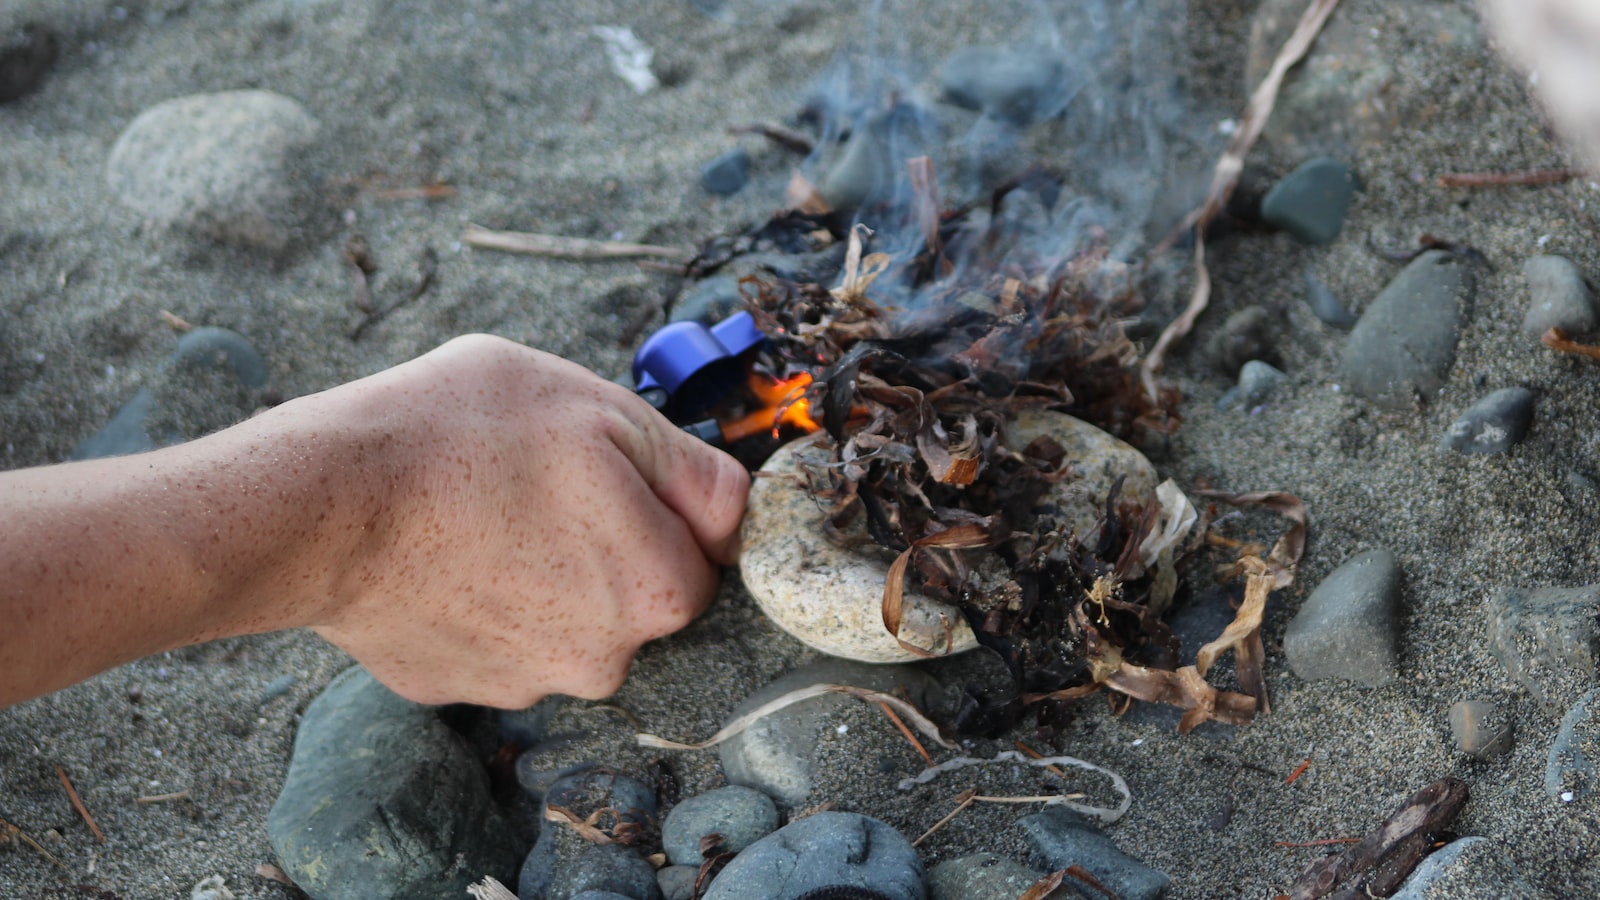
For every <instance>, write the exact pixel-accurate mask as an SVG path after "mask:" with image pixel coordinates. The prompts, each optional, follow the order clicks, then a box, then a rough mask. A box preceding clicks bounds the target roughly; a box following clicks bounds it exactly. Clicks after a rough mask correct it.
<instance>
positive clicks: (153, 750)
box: [150, 747, 161, 759]
mask: <svg viewBox="0 0 1600 900" xmlns="http://www.w3.org/2000/svg"><path fill="white" fill-rule="evenodd" d="M150 752H151V753H152V754H154V755H155V757H156V759H160V758H161V748H160V747H151V748H150Z"/></svg>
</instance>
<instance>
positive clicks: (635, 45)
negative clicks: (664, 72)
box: [591, 25, 661, 94]
mask: <svg viewBox="0 0 1600 900" xmlns="http://www.w3.org/2000/svg"><path fill="white" fill-rule="evenodd" d="M591 30H592V31H593V32H594V35H595V37H598V38H599V39H600V40H602V41H605V42H606V56H607V57H608V58H610V60H611V70H612V71H614V72H616V73H617V74H618V75H619V76H621V78H622V80H623V81H626V82H627V83H628V84H629V86H631V87H632V88H633V89H634V91H636V92H637V93H640V94H648V93H649V92H650V91H652V90H654V89H655V88H656V87H657V86H659V85H660V84H661V82H659V81H657V80H656V76H655V73H653V72H651V71H650V61H651V60H653V59H654V58H655V55H656V52H655V51H654V50H651V49H650V48H649V47H646V46H645V44H644V41H641V40H639V36H638V35H636V34H634V33H633V29H632V28H629V27H627V26H626V25H622V26H618V25H596V26H594V28H593V29H591Z"/></svg>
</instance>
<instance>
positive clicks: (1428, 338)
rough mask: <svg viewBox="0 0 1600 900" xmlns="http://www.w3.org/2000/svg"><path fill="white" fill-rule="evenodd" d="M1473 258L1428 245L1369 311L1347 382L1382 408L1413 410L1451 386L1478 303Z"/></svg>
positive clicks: (1351, 351) (1347, 359)
mask: <svg viewBox="0 0 1600 900" xmlns="http://www.w3.org/2000/svg"><path fill="white" fill-rule="evenodd" d="M1472 292H1473V278H1472V272H1471V268H1470V263H1469V262H1468V261H1467V260H1465V259H1463V258H1461V257H1458V256H1456V255H1454V254H1451V253H1446V252H1444V251H1442V250H1429V251H1428V252H1426V253H1424V254H1422V255H1421V256H1419V257H1417V258H1416V259H1415V260H1413V261H1412V262H1411V264H1410V265H1408V266H1406V267H1405V269H1403V270H1401V272H1400V274H1399V275H1396V276H1395V278H1394V280H1393V281H1390V282H1389V284H1388V286H1387V287H1385V288H1384V289H1383V291H1382V292H1381V293H1379V294H1378V296H1377V298H1376V299H1374V300H1373V301H1372V304H1371V305H1370V306H1369V307H1368V308H1367V310H1366V312H1364V313H1362V315H1361V319H1360V321H1358V322H1356V327H1355V328H1354V329H1353V330H1351V332H1350V340H1349V341H1348V342H1347V343H1346V344H1345V349H1344V358H1343V359H1342V360H1341V362H1340V367H1339V368H1340V378H1341V380H1342V381H1343V382H1344V383H1345V384H1346V385H1347V386H1348V387H1349V388H1350V390H1352V391H1353V392H1355V394H1356V395H1357V396H1360V397H1363V398H1365V399H1367V400H1370V401H1372V402H1373V403H1376V404H1378V405H1380V406H1384V407H1388V408H1390V409H1409V408H1411V407H1412V405H1413V404H1414V403H1415V402H1416V400H1417V398H1418V397H1421V398H1422V399H1424V400H1428V399H1431V398H1432V397H1433V395H1434V394H1435V393H1436V392H1437V391H1438V390H1439V388H1441V387H1443V386H1444V382H1445V377H1446V376H1447V375H1448V374H1449V372H1450V364H1451V363H1452V362H1454V361H1455V355H1456V341H1457V340H1458V339H1459V338H1460V336H1461V326H1462V323H1463V322H1464V321H1465V320H1466V315H1467V310H1468V308H1469V307H1470V306H1471V303H1472Z"/></svg>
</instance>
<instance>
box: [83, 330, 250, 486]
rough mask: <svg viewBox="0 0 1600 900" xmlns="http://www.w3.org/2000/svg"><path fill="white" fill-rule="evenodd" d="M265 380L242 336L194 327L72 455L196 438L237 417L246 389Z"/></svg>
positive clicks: (118, 452)
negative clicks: (149, 380) (149, 381)
mask: <svg viewBox="0 0 1600 900" xmlns="http://www.w3.org/2000/svg"><path fill="white" fill-rule="evenodd" d="M266 383H267V363H266V361H265V360H263V359H262V358H261V354H259V353H257V352H256V349H255V348H254V347H252V346H251V345H250V342H249V341H247V340H245V338H244V336H243V335H241V334H239V333H238V332H235V331H229V330H228V329H226V328H210V327H201V328H195V329H193V330H191V331H189V332H188V333H187V334H185V335H184V336H183V337H181V338H179V339H178V345H177V347H176V348H174V349H173V351H172V355H171V356H169V357H168V358H167V360H166V362H164V363H162V364H161V368H160V369H159V370H158V371H157V373H156V377H155V384H154V386H153V387H150V388H140V389H139V391H138V393H136V394H134V395H133V399H131V400H129V401H128V402H127V403H124V404H123V405H122V407H121V408H120V409H118V410H117V412H116V414H115V415H113V416H112V417H111V419H110V421H108V422H106V424H105V425H103V426H101V428H100V430H99V431H96V432H95V433H94V434H92V435H90V436H89V437H87V438H84V439H83V440H82V441H80V442H79V443H78V446H77V447H75V448H74V449H73V451H72V458H73V459H100V458H102V457H107V456H126V455H127V454H130V453H143V452H144V451H146V450H154V449H156V448H157V447H166V446H170V445H172V444H178V443H182V442H183V441H185V440H189V439H191V438H195V437H199V436H200V435H201V434H204V433H206V432H208V431H213V430H215V429H217V428H221V427H224V426H226V425H229V424H232V423H233V422H235V421H237V420H239V419H240V418H242V417H243V416H244V415H245V413H246V412H248V405H249V401H250V397H251V396H252V395H251V392H252V391H255V390H258V389H260V388H261V387H262V386H263V385H265V384H266Z"/></svg>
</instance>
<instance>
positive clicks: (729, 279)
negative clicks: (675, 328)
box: [667, 275, 744, 325]
mask: <svg viewBox="0 0 1600 900" xmlns="http://www.w3.org/2000/svg"><path fill="white" fill-rule="evenodd" d="M743 308H744V297H742V296H741V295H740V294H739V279H738V278H735V277H733V276H731V275H717V276H714V277H712V278H707V279H706V280H704V281H702V282H700V283H699V284H697V285H695V286H694V289H693V290H691V291H689V292H688V293H687V294H684V295H683V296H682V297H679V298H678V302H677V303H674V304H673V305H672V314H671V315H670V316H668V317H667V318H668V320H669V321H673V322H699V323H701V324H703V325H713V324H716V323H717V322H720V321H722V320H723V319H726V318H727V317H728V316H729V315H731V314H732V313H733V312H735V311H737V310H740V309H743Z"/></svg>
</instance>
